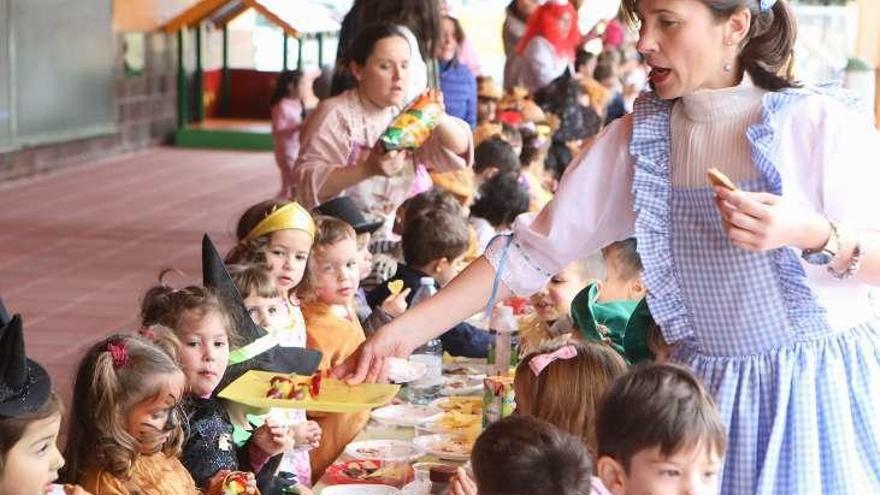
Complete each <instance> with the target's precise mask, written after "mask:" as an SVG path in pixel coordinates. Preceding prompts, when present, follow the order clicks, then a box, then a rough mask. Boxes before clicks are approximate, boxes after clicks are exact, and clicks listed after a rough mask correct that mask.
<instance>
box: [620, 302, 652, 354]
mask: <svg viewBox="0 0 880 495" xmlns="http://www.w3.org/2000/svg"><path fill="white" fill-rule="evenodd" d="M653 324H654V317H653V316H651V310H650V309H649V308H648V299H647V298H642V300H641V301H639V305H638V306H636V310H635V311H633V314H632V316H631V317H630V319H629V321H628V322H627V324H626V331H625V332H624V334H623V348H624V351H625V352H626V358H627V359H628V360H629V361H630V362H631V363H633V364H636V363H640V362H642V361H651V360H653V359H654V353H652V352H651V350H650V348H649V347H648V328H649V327H650V326H651V325H653Z"/></svg>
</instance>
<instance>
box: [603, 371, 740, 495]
mask: <svg viewBox="0 0 880 495" xmlns="http://www.w3.org/2000/svg"><path fill="white" fill-rule="evenodd" d="M596 438H597V444H598V460H597V462H596V468H597V469H596V470H597V472H598V473H599V477H600V478H601V479H602V482H603V483H604V484H605V486H606V487H607V488H608V489H609V490H610V491H611V493H613V494H614V495H641V494H644V493H651V494H654V495H685V494H710V493H716V491H717V486H716V485H717V481H718V479H717V478H718V476H717V475H718V473H719V471H720V470H721V466H722V459H723V457H724V453H725V449H726V444H727V440H726V430H725V428H724V425H723V424H722V423H721V418H720V417H719V415H718V411H717V410H716V408H715V405H714V403H713V402H712V399H711V398H710V397H709V394H708V393H706V390H705V389H704V388H703V386H702V385H701V384H700V382H699V381H698V380H697V379H696V378H695V377H694V376H693V374H691V373H690V372H689V371H688V370H686V369H685V368H682V367H680V366H673V365H660V364H653V365H646V366H639V367H636V368H634V369H633V370H632V371H630V372H629V373H627V374H626V375H624V376H622V377H620V378H618V379H617V380H616V381H615V382H614V383H613V384H612V385H611V386H610V387H609V388H608V390H607V391H606V392H605V396H604V397H603V399H602V402H601V404H600V405H599V411H598V416H597V418H596Z"/></svg>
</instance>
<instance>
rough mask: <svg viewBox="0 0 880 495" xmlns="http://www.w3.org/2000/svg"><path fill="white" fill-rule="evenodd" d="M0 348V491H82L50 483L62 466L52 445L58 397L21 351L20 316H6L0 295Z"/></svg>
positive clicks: (9, 494) (69, 494)
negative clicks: (0, 365)
mask: <svg viewBox="0 0 880 495" xmlns="http://www.w3.org/2000/svg"><path fill="white" fill-rule="evenodd" d="M0 349H2V355H0V362H2V363H3V366H2V367H0V493H2V494H4V495H43V494H45V493H49V492H50V490H55V491H52V492H51V493H56V494H57V493H64V494H66V495H88V493H86V492H85V490H83V489H82V488H80V487H79V486H75V485H64V486H63V487H60V486H59V485H53V484H52V483H53V482H54V481H55V480H56V479H57V478H58V471H59V470H60V469H61V467H62V466H64V458H63V457H62V456H61V452H59V451H58V446H57V441H58V432H59V431H60V429H61V414H62V407H61V400H60V399H59V398H58V396H57V395H55V392H54V391H53V390H52V382H51V381H50V379H49V375H48V374H47V373H46V370H45V369H43V367H42V366H40V364H39V363H37V362H36V361H32V360H30V359H28V358H27V356H26V354H25V348H24V336H23V334H22V322H21V316H20V315H15V316H14V317H12V318H11V319H10V318H9V317H8V315H7V314H6V310H5V308H4V307H3V302H2V301H0ZM59 488H60V489H61V491H60V492H59V491H58V489H59Z"/></svg>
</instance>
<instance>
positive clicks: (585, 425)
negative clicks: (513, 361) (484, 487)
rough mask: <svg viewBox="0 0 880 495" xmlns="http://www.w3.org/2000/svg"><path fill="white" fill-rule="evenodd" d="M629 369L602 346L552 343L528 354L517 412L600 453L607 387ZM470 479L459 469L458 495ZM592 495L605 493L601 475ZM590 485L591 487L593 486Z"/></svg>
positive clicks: (517, 390)
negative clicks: (598, 431) (598, 425)
mask: <svg viewBox="0 0 880 495" xmlns="http://www.w3.org/2000/svg"><path fill="white" fill-rule="evenodd" d="M624 373H626V363H625V362H624V361H623V359H622V358H621V357H620V356H618V355H617V354H616V353H615V352H614V351H613V350H611V349H610V348H608V347H607V346H604V345H602V344H595V343H583V342H571V343H561V344H556V345H547V346H544V347H543V348H541V349H540V350H539V351H537V352H533V353H531V354H529V355H528V356H526V357H525V358H524V359H523V360H522V361H521V362H520V364H519V366H517V369H516V374H515V376H514V380H513V388H514V394H515V396H516V414H517V415H521V416H531V417H533V418H536V419H539V420H542V421H546V422H547V423H549V424H551V425H553V426H556V427H558V428H560V429H561V430H562V431H565V432H567V433H570V434H572V435H574V436H575V437H577V438H579V439H580V441H581V443H582V444H583V446H584V447H585V450H586V452H587V453H588V455H589V456H590V457H592V458H595V455H596V452H597V443H596V435H595V432H594V425H595V421H596V415H597V411H598V406H599V402H600V399H601V397H602V394H603V393H604V392H605V390H606V388H608V386H609V385H610V384H611V383H612V382H613V381H614V380H615V379H616V378H617V377H619V376H622V375H623V374H624ZM469 482H470V480H468V479H467V477H466V476H464V475H462V473H459V475H458V476H457V477H456V479H455V480H454V481H453V485H454V490H453V491H452V493H453V495H466V494H468V493H471V492H470V491H469V490H468V489H467V486H468V485H469ZM592 485H593V489H592V492H583V493H585V494H586V493H593V494H597V495H599V494H603V493H605V492H604V491H603V487H602V484H601V482H600V481H599V480H598V479H594V480H593V482H592ZM588 486H589V485H588Z"/></svg>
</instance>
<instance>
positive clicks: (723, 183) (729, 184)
mask: <svg viewBox="0 0 880 495" xmlns="http://www.w3.org/2000/svg"><path fill="white" fill-rule="evenodd" d="M706 177H707V178H708V179H709V183H710V184H712V185H713V186H718V187H723V188H725V189H727V190H729V191H736V184H734V183H733V181H732V180H730V178H729V177H727V176H726V175H724V173H723V172H721V171H720V170H718V169H717V168H710V169H709V170H707V171H706Z"/></svg>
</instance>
